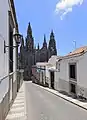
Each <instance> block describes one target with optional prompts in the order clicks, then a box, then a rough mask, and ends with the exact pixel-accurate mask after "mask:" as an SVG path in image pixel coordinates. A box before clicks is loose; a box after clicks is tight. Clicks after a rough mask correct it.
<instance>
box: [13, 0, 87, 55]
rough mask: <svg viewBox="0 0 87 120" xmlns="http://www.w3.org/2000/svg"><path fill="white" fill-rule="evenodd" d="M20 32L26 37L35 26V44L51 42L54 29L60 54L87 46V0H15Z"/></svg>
mask: <svg viewBox="0 0 87 120" xmlns="http://www.w3.org/2000/svg"><path fill="white" fill-rule="evenodd" d="M14 2H15V8H16V14H17V20H18V25H19V31H20V33H21V34H23V36H24V38H25V37H26V33H27V27H28V23H29V22H30V23H31V27H32V31H33V37H34V41H35V45H36V46H37V44H38V43H40V47H42V44H43V37H44V34H45V35H46V39H47V43H49V39H50V33H51V30H52V29H53V31H54V34H55V40H56V46H57V51H58V54H59V55H65V54H68V53H69V52H71V51H73V50H74V49H75V43H76V48H78V47H80V46H86V45H87V0H14ZM74 41H76V42H74Z"/></svg>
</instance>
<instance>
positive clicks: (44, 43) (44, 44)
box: [43, 34, 47, 48]
mask: <svg viewBox="0 0 87 120" xmlns="http://www.w3.org/2000/svg"><path fill="white" fill-rule="evenodd" d="M43 47H46V48H47V42H46V36H45V34H44V42H43Z"/></svg>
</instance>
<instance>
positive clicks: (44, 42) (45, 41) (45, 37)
mask: <svg viewBox="0 0 87 120" xmlns="http://www.w3.org/2000/svg"><path fill="white" fill-rule="evenodd" d="M44 43H46V36H45V34H44Z"/></svg>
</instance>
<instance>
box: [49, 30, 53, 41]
mask: <svg viewBox="0 0 87 120" xmlns="http://www.w3.org/2000/svg"><path fill="white" fill-rule="evenodd" d="M50 39H54V32H53V30H51V34H50Z"/></svg>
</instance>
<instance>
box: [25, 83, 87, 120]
mask: <svg viewBox="0 0 87 120" xmlns="http://www.w3.org/2000/svg"><path fill="white" fill-rule="evenodd" d="M25 93H26V111H27V117H28V120H87V111H86V110H84V109H82V108H80V107H78V106H76V105H74V104H72V103H70V102H68V101H66V100H63V99H62V98H59V97H58V96H56V95H53V94H52V93H50V92H48V91H45V90H44V89H43V88H41V87H39V86H37V85H35V84H33V83H31V82H26V83H25Z"/></svg>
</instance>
